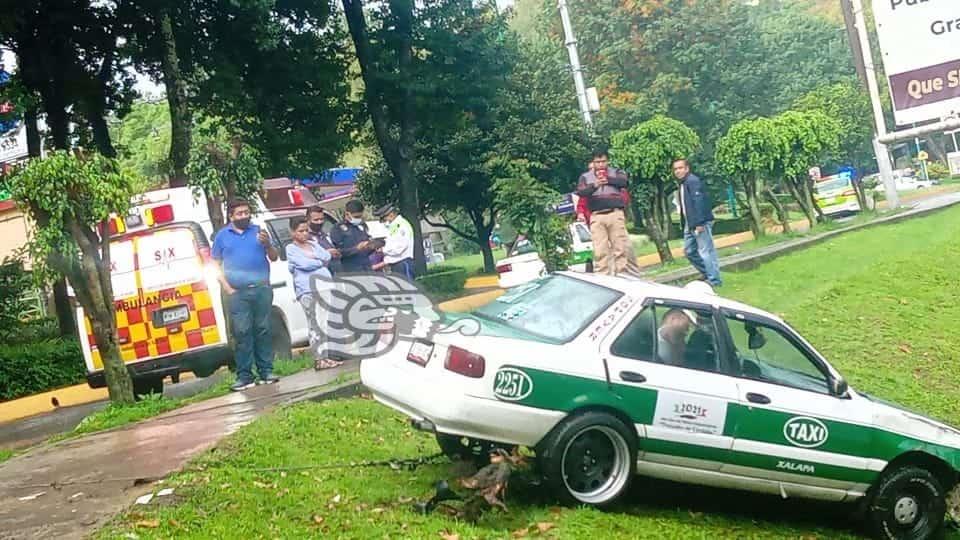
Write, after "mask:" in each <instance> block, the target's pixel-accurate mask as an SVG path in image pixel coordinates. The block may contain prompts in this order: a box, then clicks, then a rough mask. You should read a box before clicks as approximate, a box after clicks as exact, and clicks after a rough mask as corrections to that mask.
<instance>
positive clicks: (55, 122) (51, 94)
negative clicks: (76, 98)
mask: <svg viewBox="0 0 960 540" xmlns="http://www.w3.org/2000/svg"><path fill="white" fill-rule="evenodd" d="M53 84H56V83H53ZM53 84H51V85H50V86H53ZM41 95H42V96H43V110H44V112H46V113H47V125H48V126H50V138H51V139H53V146H54V148H56V149H57V150H69V149H70V119H69V117H68V116H67V110H66V101H65V100H64V99H63V93H62V92H61V91H60V90H59V89H56V88H49V87H48V88H46V89H45V90H43V91H41Z"/></svg>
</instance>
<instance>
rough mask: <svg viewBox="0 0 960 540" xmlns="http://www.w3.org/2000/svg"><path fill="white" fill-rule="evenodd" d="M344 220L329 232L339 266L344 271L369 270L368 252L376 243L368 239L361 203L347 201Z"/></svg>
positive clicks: (374, 247) (370, 251) (371, 250)
mask: <svg viewBox="0 0 960 540" xmlns="http://www.w3.org/2000/svg"><path fill="white" fill-rule="evenodd" d="M345 210H346V212H345V214H344V216H343V217H344V220H343V222H341V223H340V224H339V225H337V227H336V228H335V229H334V230H333V232H332V233H331V234H330V239H331V240H332V241H333V246H334V247H335V248H336V249H337V250H339V251H340V267H341V269H342V270H343V271H344V272H369V271H370V253H372V252H373V251H374V250H375V249H376V245H375V244H374V243H373V242H372V241H371V240H370V234H369V233H368V232H367V225H366V223H364V222H363V203H362V202H360V201H357V200H353V201H350V202H348V203H347V206H346V208H345Z"/></svg>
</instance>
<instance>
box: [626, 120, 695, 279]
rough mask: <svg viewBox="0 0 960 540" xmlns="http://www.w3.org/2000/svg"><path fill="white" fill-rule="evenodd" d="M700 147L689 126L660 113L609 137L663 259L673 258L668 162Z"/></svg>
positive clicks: (671, 186)
mask: <svg viewBox="0 0 960 540" xmlns="http://www.w3.org/2000/svg"><path fill="white" fill-rule="evenodd" d="M699 149H700V137H698V136H697V134H696V133H695V132H694V131H693V130H692V129H690V128H689V127H688V126H686V125H685V124H683V123H682V122H680V121H678V120H674V119H672V118H668V117H666V116H659V115H658V116H655V117H653V118H652V119H650V120H647V121H646V122H643V123H641V124H638V125H636V126H634V127H632V128H630V129H628V130H625V131H620V132H618V133H614V134H613V136H612V137H611V148H610V153H611V156H610V157H611V159H612V160H613V161H614V162H615V163H616V164H617V165H618V166H620V167H623V168H624V169H625V170H626V171H627V172H628V173H630V175H631V176H632V178H631V193H632V195H633V197H634V199H635V200H636V201H637V202H638V203H639V205H640V208H641V210H642V211H643V216H644V225H645V227H646V229H647V234H648V235H649V236H650V239H651V240H652V241H653V242H654V244H655V245H656V246H657V252H658V253H659V255H660V262H663V263H666V262H670V261H672V260H673V255H672V254H671V252H670V245H669V243H668V241H667V238H668V234H667V231H666V230H665V228H666V227H665V226H668V225H669V223H670V218H669V213H667V212H668V208H669V199H668V195H669V194H670V193H671V192H672V191H673V190H674V189H675V188H676V181H675V180H674V178H673V172H672V168H671V165H672V164H673V162H674V160H677V159H689V158H690V157H691V156H692V155H693V154H695V153H696V152H697V151H698V150H699Z"/></svg>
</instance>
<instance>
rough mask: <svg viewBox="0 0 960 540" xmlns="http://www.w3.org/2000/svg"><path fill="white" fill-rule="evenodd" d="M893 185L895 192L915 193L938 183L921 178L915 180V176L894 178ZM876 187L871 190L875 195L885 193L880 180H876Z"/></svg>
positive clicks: (884, 187)
mask: <svg viewBox="0 0 960 540" xmlns="http://www.w3.org/2000/svg"><path fill="white" fill-rule="evenodd" d="M893 180H894V184H895V185H896V186H897V191H916V190H918V189H926V188H929V187H933V186H935V185H937V184H938V183H939V182H937V181H936V180H924V179H922V178H917V177H915V176H895V177H894V179H893ZM876 181H877V186H876V187H875V188H873V190H874V191H876V192H877V193H883V192H884V191H886V189H887V187H886V186H884V185H883V183H882V182H880V179H879V178H877V180H876Z"/></svg>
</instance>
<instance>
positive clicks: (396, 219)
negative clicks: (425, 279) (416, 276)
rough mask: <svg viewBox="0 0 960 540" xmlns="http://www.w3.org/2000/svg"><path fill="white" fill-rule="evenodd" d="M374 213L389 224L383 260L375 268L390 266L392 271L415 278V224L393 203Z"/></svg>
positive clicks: (408, 277) (411, 278)
mask: <svg viewBox="0 0 960 540" xmlns="http://www.w3.org/2000/svg"><path fill="white" fill-rule="evenodd" d="M374 214H375V215H376V216H377V217H378V218H380V220H381V221H382V222H383V223H384V224H385V225H386V226H387V241H386V243H385V244H384V246H383V262H382V263H380V264H378V265H376V266H375V267H374V268H373V269H374V270H379V269H382V268H385V267H389V268H390V271H391V272H392V273H395V274H401V275H403V276H406V278H407V279H409V280H413V226H412V225H410V222H409V221H407V220H406V218H404V217H403V216H401V215H400V212H397V209H396V207H394V206H393V205H392V204H388V205H385V206H382V207H380V208H378V209H377V211H376V212H374Z"/></svg>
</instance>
